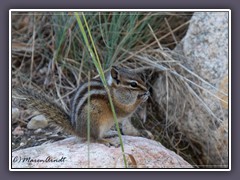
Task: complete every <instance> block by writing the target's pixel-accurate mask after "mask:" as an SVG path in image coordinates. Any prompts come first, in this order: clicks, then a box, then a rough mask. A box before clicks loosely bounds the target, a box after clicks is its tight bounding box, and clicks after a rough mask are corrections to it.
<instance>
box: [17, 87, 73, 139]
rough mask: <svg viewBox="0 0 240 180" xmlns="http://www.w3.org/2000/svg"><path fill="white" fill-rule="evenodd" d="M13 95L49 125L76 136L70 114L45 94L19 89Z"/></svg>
mask: <svg viewBox="0 0 240 180" xmlns="http://www.w3.org/2000/svg"><path fill="white" fill-rule="evenodd" d="M13 94H14V96H16V97H15V98H17V99H18V100H17V101H20V103H22V102H23V103H24V104H26V106H27V107H28V108H30V109H33V110H37V111H38V112H39V113H41V114H43V115H44V116H45V117H46V118H47V119H48V122H49V124H55V125H57V126H58V127H60V128H62V129H63V130H64V131H66V132H67V133H71V134H74V135H76V132H75V130H74V128H73V126H72V125H71V120H70V116H69V114H68V113H67V112H66V111H65V110H64V109H63V108H62V107H61V106H59V105H58V104H57V103H56V102H55V101H54V100H53V99H51V98H50V97H48V96H47V95H45V94H44V93H43V92H39V91H37V90H36V89H26V88H17V89H14V90H13Z"/></svg>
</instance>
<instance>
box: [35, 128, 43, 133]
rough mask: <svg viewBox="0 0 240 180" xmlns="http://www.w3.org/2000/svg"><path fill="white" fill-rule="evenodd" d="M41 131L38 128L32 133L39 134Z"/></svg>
mask: <svg viewBox="0 0 240 180" xmlns="http://www.w3.org/2000/svg"><path fill="white" fill-rule="evenodd" d="M41 132H42V129H41V128H39V129H37V130H35V131H34V132H33V133H34V134H39V133H41Z"/></svg>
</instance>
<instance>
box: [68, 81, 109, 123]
mask: <svg viewBox="0 0 240 180" xmlns="http://www.w3.org/2000/svg"><path fill="white" fill-rule="evenodd" d="M88 86H90V91H88ZM89 95H90V98H91V99H106V98H107V92H106V90H105V88H104V86H103V84H102V82H101V80H97V79H92V80H91V81H90V82H88V81H87V82H85V83H83V84H82V85H80V86H79V88H78V89H77V90H76V92H75V95H74V97H73V100H72V104H71V110H72V112H71V122H72V125H75V123H76V121H77V118H78V116H79V114H80V113H81V111H82V109H83V107H84V106H85V105H86V104H87V102H88V97H89Z"/></svg>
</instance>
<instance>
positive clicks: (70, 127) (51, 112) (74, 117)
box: [16, 66, 150, 145]
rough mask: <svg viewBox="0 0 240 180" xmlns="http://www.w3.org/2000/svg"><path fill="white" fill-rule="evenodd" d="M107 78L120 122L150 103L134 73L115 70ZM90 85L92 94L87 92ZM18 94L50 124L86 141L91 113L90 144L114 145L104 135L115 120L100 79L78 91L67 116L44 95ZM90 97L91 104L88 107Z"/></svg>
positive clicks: (86, 84)
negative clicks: (142, 104) (144, 104)
mask: <svg viewBox="0 0 240 180" xmlns="http://www.w3.org/2000/svg"><path fill="white" fill-rule="evenodd" d="M108 74H109V75H108V76H107V84H108V88H109V91H110V94H111V98H112V101H113V104H114V108H115V112H116V115H117V120H118V122H122V121H123V120H124V119H126V118H127V117H129V116H131V114H133V113H134V111H135V110H136V109H137V108H138V106H139V105H140V104H141V103H143V102H145V101H146V100H147V99H148V97H149V94H150V93H149V91H148V89H147V87H146V85H145V83H144V82H143V80H141V78H140V76H139V75H138V74H137V73H135V72H133V71H130V70H128V69H125V68H120V67H115V66H113V67H112V69H111V71H110V73H108ZM89 85H90V91H88V87H89ZM16 93H17V94H18V95H20V97H21V99H24V101H25V102H26V103H27V105H28V106H29V107H30V108H32V109H35V110H37V111H38V112H40V113H42V114H43V115H45V116H46V117H47V118H48V120H49V123H53V124H56V125H57V126H59V127H61V128H62V129H63V130H65V131H66V132H68V133H71V134H73V135H76V136H78V137H80V138H82V139H85V140H86V139H87V126H88V125H87V122H88V118H87V115H88V111H89V113H90V138H91V141H94V142H99V143H104V144H105V145H114V143H111V141H110V140H107V139H105V138H104V135H105V133H106V132H107V131H108V130H110V128H111V127H112V126H113V125H114V119H113V113H112V110H111V107H110V103H109V99H108V95H107V91H106V90H105V88H104V85H103V83H102V81H101V80H100V79H92V80H91V81H90V82H88V81H87V82H85V83H83V84H82V85H81V86H79V87H78V88H77V90H76V92H75V95H74V96H73V99H72V102H71V110H70V112H65V110H64V109H63V108H62V107H61V106H59V104H58V103H56V102H55V101H54V100H53V99H51V98H49V97H48V96H46V95H44V94H43V93H38V92H36V91H34V90H31V89H25V88H18V89H16ZM89 95H90V103H89V104H88V96H89ZM89 107H90V108H89ZM88 109H89V110H88Z"/></svg>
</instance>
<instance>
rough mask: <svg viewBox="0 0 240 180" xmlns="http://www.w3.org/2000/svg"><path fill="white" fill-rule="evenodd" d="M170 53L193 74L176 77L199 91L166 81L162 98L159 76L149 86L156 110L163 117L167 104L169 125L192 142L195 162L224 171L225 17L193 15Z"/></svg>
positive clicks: (226, 33) (226, 25) (226, 20)
mask: <svg viewBox="0 0 240 180" xmlns="http://www.w3.org/2000/svg"><path fill="white" fill-rule="evenodd" d="M173 54H174V59H177V60H179V61H180V62H181V64H182V65H183V66H184V67H185V68H187V69H188V70H189V71H191V72H193V73H192V74H190V73H186V71H181V73H182V74H181V75H182V76H183V77H186V78H188V80H190V81H192V82H193V83H195V84H197V85H198V86H196V85H195V84H193V83H190V82H189V81H186V80H183V81H184V83H187V84H189V86H188V87H186V86H184V83H181V84H175V83H173V84H171V81H169V84H168V89H169V90H168V93H167V92H166V80H165V79H166V76H160V77H159V78H158V80H157V81H156V83H155V84H154V90H155V92H154V99H156V101H157V103H158V104H159V105H160V106H159V109H160V110H159V111H165V114H166V105H167V104H168V122H171V123H172V122H174V123H175V124H176V125H177V127H178V129H179V131H181V132H182V133H183V134H184V135H186V136H187V137H188V138H189V140H190V141H192V143H193V144H194V143H196V142H197V144H198V146H196V147H195V149H196V152H197V151H198V152H197V153H199V154H200V155H199V158H201V159H200V162H202V163H203V164H204V165H208V167H210V165H213V166H214V167H221V168H222V167H227V166H228V12H196V13H194V14H193V17H192V19H191V21H190V25H189V29H188V32H187V34H186V36H185V37H184V39H183V40H182V41H181V42H180V44H179V45H178V46H177V47H176V48H175V49H174V51H173ZM179 72H180V71H179ZM184 73H185V74H184ZM193 74H195V76H194V75H193ZM177 78H178V79H179V77H177ZM172 79H173V78H171V79H170V80H172ZM176 82H179V80H178V81H176ZM179 87H181V88H182V89H180V88H179ZM183 87H185V88H183ZM199 87H201V88H199ZM190 88H191V89H192V90H191V91H190V90H189V89H190ZM166 94H168V98H167V97H166ZM167 99H168V100H167ZM199 147H200V148H199ZM203 164H202V165H203Z"/></svg>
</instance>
